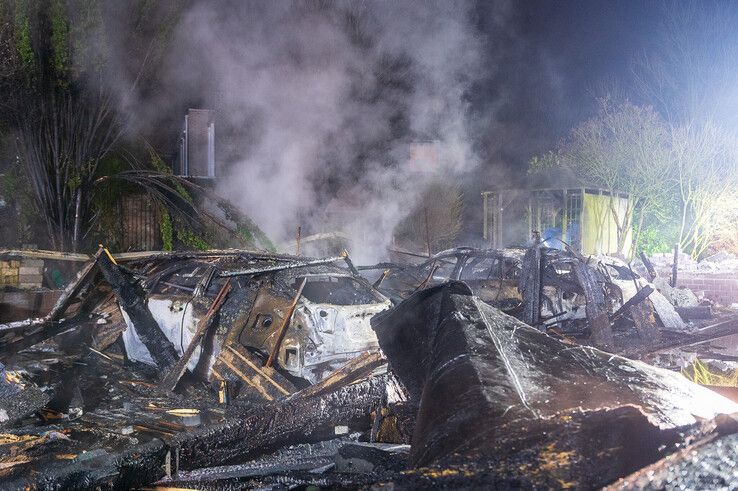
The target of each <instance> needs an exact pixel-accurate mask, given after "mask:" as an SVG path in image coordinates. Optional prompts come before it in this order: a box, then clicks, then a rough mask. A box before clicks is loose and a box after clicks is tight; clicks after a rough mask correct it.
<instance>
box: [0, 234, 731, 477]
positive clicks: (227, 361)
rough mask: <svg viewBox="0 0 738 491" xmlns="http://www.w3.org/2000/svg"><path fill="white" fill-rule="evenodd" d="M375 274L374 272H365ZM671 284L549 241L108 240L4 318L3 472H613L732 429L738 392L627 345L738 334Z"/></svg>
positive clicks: (658, 345) (656, 346)
mask: <svg viewBox="0 0 738 491" xmlns="http://www.w3.org/2000/svg"><path fill="white" fill-rule="evenodd" d="M377 268H384V269H385V272H384V273H382V275H381V276H380V278H379V279H378V280H377V281H376V282H375V283H374V284H371V283H370V282H369V281H368V280H367V279H365V278H364V277H362V276H361V275H360V274H359V272H360V271H364V272H367V271H371V270H372V269H377ZM659 295H660V294H658V292H656V291H655V290H654V289H653V288H652V286H651V285H650V284H649V283H648V281H646V280H645V279H644V278H642V277H641V276H640V275H639V274H637V273H635V272H634V271H633V270H632V269H631V268H630V267H629V266H628V265H627V264H625V263H623V262H622V261H617V260H615V259H612V258H607V257H601V258H589V259H585V258H583V257H581V256H578V255H577V254H575V253H573V252H567V251H560V250H553V249H547V248H544V247H534V248H530V249H527V250H524V249H520V250H499V251H480V250H475V249H470V248H460V249H456V250H452V251H446V252H444V253H441V254H438V255H436V256H434V257H432V258H430V259H428V260H427V261H424V262H423V263H422V264H420V265H396V264H394V265H392V264H383V265H377V266H374V267H372V268H366V267H358V268H357V267H355V266H354V264H353V263H352V262H351V260H350V258H349V257H348V255H347V254H345V253H344V254H341V255H338V256H335V257H329V258H305V257H299V256H289V255H280V254H272V253H260V252H252V251H239V250H225V251H205V252H150V253H129V254H116V255H112V254H110V253H109V252H108V251H107V250H106V249H104V248H102V247H101V248H100V249H99V250H98V251H97V253H96V254H95V255H94V256H93V257H92V258H91V260H90V261H89V262H88V263H87V264H86V265H85V266H84V267H83V268H82V270H81V271H80V273H79V275H78V278H77V280H76V281H73V282H71V283H70V284H69V285H68V286H67V288H66V289H65V291H64V292H63V294H62V295H61V296H60V298H59V300H58V302H57V304H56V305H55V306H54V308H52V309H51V311H50V312H48V313H47V314H46V315H45V316H44V317H42V318H36V319H27V320H22V321H16V322H11V323H7V324H2V325H0V361H2V363H3V368H2V373H1V374H0V393H2V394H3V397H2V399H1V400H0V428H2V430H1V431H2V432H3V433H2V434H1V435H0V463H1V464H2V466H0V478H1V479H2V483H3V486H4V487H7V488H30V489H51V488H54V489H59V488H69V487H74V488H78V489H93V488H97V489H128V488H132V487H141V486H151V485H156V486H167V487H179V488H192V489H203V488H212V489H222V488H224V487H225V488H229V489H230V488H253V487H263V486H266V487H270V486H282V485H286V486H306V485H309V484H315V485H319V486H344V487H346V486H348V487H361V486H369V485H373V484H381V483H392V484H393V485H395V486H398V487H400V488H404V487H406V488H416V487H419V486H430V485H446V486H454V487H455V486H485V487H489V486H505V487H525V488H540V487H554V488H556V487H571V486H576V487H585V488H590V487H600V486H604V485H607V484H611V483H616V482H617V480H618V479H621V478H622V479H628V478H627V476H628V474H630V473H632V472H639V469H641V468H643V467H644V466H648V465H658V464H654V463H656V462H658V461H659V460H660V459H662V458H664V457H666V456H668V455H670V454H674V452H679V450H680V449H681V448H684V446H685V445H687V444H688V442H690V441H712V440H710V439H711V438H712V439H714V438H717V436H716V435H720V437H722V436H723V435H729V434H732V433H735V432H736V430H738V425H732V426H731V424H729V423H726V422H725V420H724V419H720V418H718V419H715V418H716V417H717V416H718V414H720V413H733V412H736V411H737V410H738V405H736V404H735V403H733V402H732V401H730V400H728V399H726V398H724V397H722V396H720V395H718V394H716V393H715V392H712V391H710V390H708V389H706V388H703V387H700V386H699V385H697V384H694V383H693V382H690V381H689V380H687V379H686V378H684V377H682V376H681V375H680V374H678V373H675V372H673V371H669V370H665V369H662V368H656V367H653V366H650V365H647V364H645V363H643V362H640V361H635V360H632V359H628V358H625V357H622V356H618V355H613V354H611V353H612V352H613V351H620V352H622V353H624V354H626V355H628V356H630V357H631V358H638V357H645V356H647V355H648V354H650V353H654V352H659V351H663V350H664V349H667V348H668V347H669V346H673V345H674V344H679V343H682V344H684V343H691V342H694V340H695V338H696V337H697V338H699V337H700V336H702V337H703V338H705V336H708V337H709V335H716V333H719V332H726V331H725V330H726V329H727V328H728V327H730V328H731V329H733V330H734V327H735V319H732V320H724V321H721V322H722V324H720V323H718V324H719V325H718V327H717V328H714V327H708V328H707V329H706V330H703V331H700V332H699V333H697V334H695V333H694V332H686V331H685V330H684V323H683V321H681V319H679V318H678V315H677V314H676V313H675V311H674V309H673V307H671V305H670V304H669V303H668V301H666V300H665V299H664V300H663V302H662V301H661V300H662V298H663V297H659ZM664 302H665V303H664ZM675 316H676V317H675ZM680 323H681V324H680ZM589 345H594V346H600V347H602V348H605V349H607V351H609V353H608V352H606V351H601V350H600V349H598V348H597V347H593V346H589ZM441 402H442V403H441ZM674 455H677V454H674ZM661 465H662V466H668V465H667V464H661ZM684 465H687V464H686V463H685V464H684ZM39 471H40V472H39ZM637 476H640V475H639V474H637ZM638 479H639V481H638V482H645V481H644V479H645V478H644V477H642V476H641V477H638ZM623 482H625V481H623Z"/></svg>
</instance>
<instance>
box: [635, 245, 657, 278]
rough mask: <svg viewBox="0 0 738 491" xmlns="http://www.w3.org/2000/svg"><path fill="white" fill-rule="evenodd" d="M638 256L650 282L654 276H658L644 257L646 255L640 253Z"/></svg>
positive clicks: (651, 264)
mask: <svg viewBox="0 0 738 491" xmlns="http://www.w3.org/2000/svg"><path fill="white" fill-rule="evenodd" d="M639 256H640V258H641V262H642V263H643V266H644V267H645V268H646V271H648V276H649V280H650V281H653V280H655V279H656V276H658V275H657V274H656V269H654V267H653V263H652V262H651V260H650V259H648V256H646V254H645V253H644V252H643V251H641V253H640V254H639Z"/></svg>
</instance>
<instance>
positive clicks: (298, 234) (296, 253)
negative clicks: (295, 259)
mask: <svg viewBox="0 0 738 491" xmlns="http://www.w3.org/2000/svg"><path fill="white" fill-rule="evenodd" d="M301 236H302V227H301V226H299V225H298V226H297V245H296V247H295V249H296V250H295V256H299V255H300V238H301Z"/></svg>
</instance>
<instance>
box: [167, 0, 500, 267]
mask: <svg viewBox="0 0 738 491" xmlns="http://www.w3.org/2000/svg"><path fill="white" fill-rule="evenodd" d="M473 6H474V4H473V3H472V2H466V1H404V2H387V1H373V2H360V3H359V2H356V3H352V2H335V3H333V2H317V1H311V2H272V1H268V2H266V1H265V2H226V3H225V4H222V3H213V2H209V1H201V2H196V3H195V4H194V5H193V7H192V8H190V9H189V10H187V11H186V13H185V14H184V17H183V18H182V19H181V21H180V22H179V23H178V28H177V31H176V33H175V37H174V46H175V48H176V49H177V51H178V54H177V56H172V57H170V58H169V59H168V60H167V63H168V66H167V67H166V68H167V69H168V70H170V71H171V73H172V74H173V75H172V76H174V77H177V78H178V79H179V80H180V81H181V80H183V79H184V80H185V81H186V79H187V78H188V77H189V78H191V79H192V80H191V83H190V85H192V86H195V85H199V86H202V90H203V96H202V102H203V105H207V106H209V107H214V108H215V109H216V111H217V116H216V118H217V123H216V124H217V125H218V128H219V129H220V128H223V127H228V128H236V129H237V131H235V132H234V133H233V134H232V135H231V136H230V138H228V139H227V142H226V144H225V145H222V146H221V148H219V149H218V156H217V158H219V159H226V160H228V161H229V162H228V169H229V170H228V175H227V176H226V177H225V179H222V181H221V185H220V189H219V191H220V192H221V193H222V194H223V195H224V196H225V197H226V198H228V199H230V200H232V201H233V202H234V203H236V204H237V205H238V206H240V207H241V208H242V209H243V211H244V212H246V213H247V214H249V215H250V216H252V217H253V218H254V219H255V221H256V222H257V223H258V224H259V225H260V226H261V227H262V228H263V229H264V230H265V231H266V232H267V233H268V234H269V235H270V236H272V237H273V238H274V239H275V240H276V241H277V242H280V241H282V240H285V239H288V238H291V237H294V234H295V230H296V228H297V226H298V225H301V226H302V228H303V230H304V231H305V232H306V233H311V232H323V231H331V230H339V229H342V230H344V231H346V232H348V233H349V234H350V235H351V237H352V246H351V248H350V252H351V254H352V256H353V257H354V258H355V260H356V261H357V262H369V261H374V260H377V259H380V258H381V257H382V256H384V255H385V254H386V246H387V245H389V244H390V242H391V240H392V232H393V229H394V228H395V226H396V225H397V223H398V222H399V221H400V220H401V219H402V218H403V217H404V216H405V215H407V214H408V213H409V212H410V211H411V209H412V207H413V205H414V203H415V201H416V199H417V197H418V195H419V194H420V193H421V192H422V190H423V185H424V182H426V181H428V180H431V179H437V178H438V177H439V176H440V177H441V178H443V179H449V180H455V179H457V177H458V176H460V175H463V174H464V173H467V172H469V171H471V170H472V169H474V168H475V167H476V166H477V165H478V160H479V159H478V156H477V155H476V153H475V151H474V149H473V145H472V142H473V138H472V137H471V133H472V132H473V131H474V127H473V126H474V125H473V121H471V119H470V111H469V109H470V108H469V106H468V102H467V94H468V92H469V89H470V88H471V86H472V84H473V83H474V82H475V81H478V80H479V79H480V78H482V77H483V76H484V75H485V73H486V71H487V70H489V69H490V68H491V67H487V66H483V65H484V64H483V60H484V56H483V49H484V48H485V47H484V43H485V38H484V37H483V36H481V35H480V34H479V32H478V30H476V29H475V28H474V23H473V21H474V18H473V15H472V12H471V9H472V8H473ZM507 9H508V6H507V5H506V4H504V3H503V4H502V5H501V6H500V7H498V10H499V15H500V16H501V17H504V15H505V12H506V10H507ZM191 59H196V60H199V63H198V64H197V65H196V67H197V68H196V69H193V64H192V63H191V62H190V61H189V60H191ZM428 142H431V143H428ZM418 143H421V145H422V146H424V147H426V150H428V149H429V150H428V151H426V152H424V153H421V154H420V155H421V156H420V157H417V156H416V158H415V159H414V161H413V162H412V163H410V164H409V163H408V159H409V157H410V149H411V148H412V147H413V146H417V144H418ZM416 155H417V154H416Z"/></svg>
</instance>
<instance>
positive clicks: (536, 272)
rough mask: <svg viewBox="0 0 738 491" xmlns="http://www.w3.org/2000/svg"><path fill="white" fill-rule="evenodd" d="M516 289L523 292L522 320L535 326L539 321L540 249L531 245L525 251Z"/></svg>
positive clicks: (541, 285)
mask: <svg viewBox="0 0 738 491" xmlns="http://www.w3.org/2000/svg"><path fill="white" fill-rule="evenodd" d="M521 266H522V271H521V274H520V284H519V286H518V289H519V290H520V293H522V294H523V319H522V320H523V322H525V323H526V324H528V325H531V326H536V325H539V323H540V321H541V292H542V289H543V283H542V280H541V249H540V247H531V248H530V249H528V251H527V252H526V253H525V256H524V257H523V262H522V265H521Z"/></svg>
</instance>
